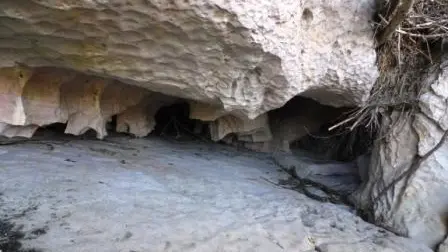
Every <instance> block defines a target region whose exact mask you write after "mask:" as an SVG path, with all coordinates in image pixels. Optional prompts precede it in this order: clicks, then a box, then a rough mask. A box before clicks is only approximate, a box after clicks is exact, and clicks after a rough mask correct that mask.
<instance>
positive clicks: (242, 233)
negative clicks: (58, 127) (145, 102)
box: [0, 136, 431, 252]
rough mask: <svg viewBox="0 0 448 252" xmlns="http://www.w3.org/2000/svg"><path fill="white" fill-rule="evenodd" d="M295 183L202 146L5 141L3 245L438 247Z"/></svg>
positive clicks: (131, 249)
mask: <svg viewBox="0 0 448 252" xmlns="http://www.w3.org/2000/svg"><path fill="white" fill-rule="evenodd" d="M288 179H290V177H289V175H288V174H287V173H285V172H284V171H283V170H281V169H279V167H277V166H276V165H275V164H274V163H273V162H272V159H271V157H269V156H267V155H264V154H255V153H251V152H247V151H241V150H238V151H237V150H236V149H233V148H231V147H228V146H222V145H217V144H207V143H203V142H191V141H189V142H182V141H168V140H166V139H165V140H164V139H161V138H157V137H150V138H145V139H133V138H129V137H124V136H113V137H108V138H107V140H105V141H97V140H89V139H79V138H78V139H76V138H70V137H63V138H55V137H52V138H51V140H50V139H45V138H44V139H39V140H35V141H30V142H20V143H15V144H9V145H2V146H0V216H1V217H0V231H1V232H0V251H1V252H12V251H29V252H31V251H41V252H50V251H51V252H62V251H64V252H72V251H73V252H75V251H76V252H84V251H85V252H87V251H88V252H92V251H97V252H102V251H104V252H115V251H117V252H118V251H120V252H143V251H145V252H152V251H154V252H158V251H182V252H183V251H186V252H187V251H204V252H210V251H267V252H275V251H294V252H297V251H304V252H305V251H320V252H339V251H340V252H351V251H353V252H355V251H388V252H393V251H396V252H398V251H402V252H413V251H416V252H417V251H418V252H425V251H431V250H429V249H428V248H427V247H425V246H423V245H420V244H416V243H414V242H412V241H411V240H408V239H405V238H400V237H397V236H395V235H393V234H391V233H389V232H386V231H384V230H382V229H380V228H378V227H376V226H374V225H372V224H369V223H366V222H364V221H362V220H361V218H359V217H358V216H356V215H354V214H353V211H352V210H351V209H350V208H349V207H347V206H344V205H336V204H332V203H322V202H319V201H315V200H313V199H310V198H308V197H306V196H304V195H303V194H300V193H298V192H296V191H293V190H288V189H285V188H283V187H281V186H277V185H276V184H278V182H279V181H284V180H288Z"/></svg>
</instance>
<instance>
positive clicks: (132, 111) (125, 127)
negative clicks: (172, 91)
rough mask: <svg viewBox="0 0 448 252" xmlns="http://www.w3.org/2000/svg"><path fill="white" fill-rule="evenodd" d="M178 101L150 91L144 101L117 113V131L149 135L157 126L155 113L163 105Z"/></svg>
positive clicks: (141, 135) (138, 135)
mask: <svg viewBox="0 0 448 252" xmlns="http://www.w3.org/2000/svg"><path fill="white" fill-rule="evenodd" d="M176 101H178V99H177V98H175V97H170V96H166V95H162V94H159V93H150V94H149V95H147V96H145V97H144V98H143V99H142V101H141V102H140V103H138V104H136V105H135V106H132V107H130V108H128V109H126V110H125V111H123V112H122V113H120V114H118V115H117V128H116V130H117V132H124V133H130V134H132V135H134V136H137V137H143V136H146V135H148V134H149V133H150V132H151V131H152V130H153V129H154V127H155V125H156V121H155V118H154V117H155V115H156V113H157V111H158V110H159V109H160V108H162V107H163V106H168V105H171V104H173V103H175V102H176Z"/></svg>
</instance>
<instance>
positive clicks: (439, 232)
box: [353, 60, 448, 248]
mask: <svg viewBox="0 0 448 252" xmlns="http://www.w3.org/2000/svg"><path fill="white" fill-rule="evenodd" d="M425 82H426V83H424V84H425V85H427V86H429V89H428V90H427V91H426V92H425V93H424V94H423V95H422V96H421V98H420V112H419V113H418V114H416V115H414V116H412V117H403V116H399V112H394V113H393V114H392V115H390V116H389V117H386V118H385V120H384V121H383V129H382V136H384V138H382V139H381V140H379V141H378V142H377V143H376V145H375V148H374V151H373V154H372V160H371V167H370V170H369V175H368V182H367V183H366V184H365V185H364V186H363V187H362V188H361V189H359V190H358V192H357V193H356V194H354V195H353V198H354V200H355V202H356V203H357V204H358V205H359V206H360V207H361V208H365V209H368V211H370V212H371V214H372V215H373V218H374V221H375V223H377V224H379V225H381V226H384V227H386V228H388V229H389V230H392V231H395V232H396V233H398V234H400V235H403V236H408V237H411V238H413V239H415V240H417V241H420V242H423V243H425V244H427V245H429V246H431V247H433V248H435V247H436V245H437V244H439V243H440V242H442V241H443V239H444V237H445V236H446V234H447V232H448V226H447V213H448V194H447V192H448V184H447V183H446V181H447V180H448V155H447V153H448V143H447V142H446V141H442V142H441V145H440V147H439V148H438V149H434V148H435V147H436V145H437V144H438V143H439V142H440V141H441V138H442V135H443V134H444V132H445V131H447V130H448V113H447V111H448V110H447V108H448V102H447V101H448V60H445V62H444V63H442V64H441V65H440V66H437V67H434V68H433V69H431V70H430V71H429V73H428V75H427V76H426V78H425ZM433 149H434V150H435V151H434V152H433V151H432V150H433ZM424 156H427V158H426V159H423V160H422V162H419V163H417V164H418V166H416V168H417V169H416V170H415V172H411V173H407V175H406V176H405V177H404V179H403V180H400V181H399V182H398V183H396V184H393V186H392V187H391V188H390V190H388V191H387V193H386V194H381V195H380V193H381V192H382V191H383V189H384V188H385V187H386V186H388V185H389V184H391V183H392V182H393V181H394V180H396V178H398V177H399V176H401V174H405V173H406V172H407V171H408V170H409V168H410V167H411V165H412V163H413V162H415V161H416V160H418V159H419V157H420V158H421V157H424Z"/></svg>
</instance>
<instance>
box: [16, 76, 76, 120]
mask: <svg viewBox="0 0 448 252" xmlns="http://www.w3.org/2000/svg"><path fill="white" fill-rule="evenodd" d="M75 76H76V73H75V72H73V71H67V70H61V69H57V68H39V69H36V70H34V73H33V75H32V76H31V78H30V79H29V80H28V81H27V82H26V84H25V87H24V88H23V93H22V100H23V108H24V113H25V117H26V119H25V123H23V124H24V125H29V124H34V125H39V126H45V125H49V124H52V123H66V122H67V120H68V111H67V107H66V106H65V105H64V104H62V103H61V97H62V95H61V85H63V84H64V83H65V82H67V81H69V80H71V79H73V78H75Z"/></svg>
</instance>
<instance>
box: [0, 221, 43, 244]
mask: <svg viewBox="0 0 448 252" xmlns="http://www.w3.org/2000/svg"><path fill="white" fill-rule="evenodd" d="M42 230H45V229H39V231H36V232H34V231H33V232H32V233H33V235H34V236H40V235H42V234H45V233H46V231H45V232H42ZM25 237H26V234H25V233H24V232H23V231H22V227H21V226H16V225H14V224H12V223H11V222H8V221H4V220H0V251H1V252H42V250H39V249H34V248H31V249H24V248H22V242H21V241H22V240H23V239H26V238H25Z"/></svg>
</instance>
